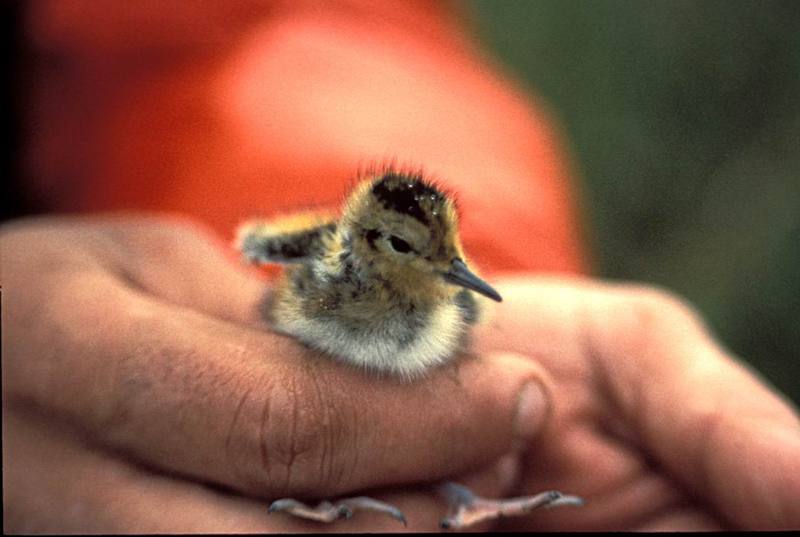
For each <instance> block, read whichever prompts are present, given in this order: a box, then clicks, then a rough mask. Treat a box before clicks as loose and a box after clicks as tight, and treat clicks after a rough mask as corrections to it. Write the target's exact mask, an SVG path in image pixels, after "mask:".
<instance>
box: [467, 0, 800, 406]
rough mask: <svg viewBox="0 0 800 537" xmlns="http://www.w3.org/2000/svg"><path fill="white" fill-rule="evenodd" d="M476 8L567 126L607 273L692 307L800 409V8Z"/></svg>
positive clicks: (498, 44) (488, 43)
mask: <svg viewBox="0 0 800 537" xmlns="http://www.w3.org/2000/svg"><path fill="white" fill-rule="evenodd" d="M468 7H469V11H470V15H471V17H472V19H473V22H474V25H475V28H476V31H477V32H478V34H479V36H480V38H481V40H482V42H483V44H484V45H485V47H486V48H487V49H488V51H489V52H490V53H492V54H493V55H494V56H495V57H496V58H497V59H498V60H499V61H501V62H502V63H504V64H505V66H506V70H507V71H510V73H511V75H512V76H515V77H516V78H517V79H518V80H520V81H521V82H522V83H523V85H525V86H527V87H528V88H531V89H534V90H535V93H536V94H538V95H539V96H540V97H541V98H543V99H544V100H545V101H546V104H547V105H548V107H549V108H550V110H551V112H552V113H553V114H554V115H555V116H556V117H557V118H558V120H559V121H560V124H561V127H562V129H563V131H564V137H565V139H566V140H567V143H568V144H569V149H570V150H571V152H572V159H573V162H574V166H575V168H576V171H577V175H578V177H579V178H580V179H581V185H580V188H581V196H580V197H581V202H582V205H583V210H584V213H585V218H586V222H587V226H586V228H587V231H588V240H589V241H590V251H591V252H592V255H593V256H594V258H593V263H594V267H595V272H596V273H598V274H599V275H601V276H603V277H606V278H613V279H634V280H640V281H644V282H649V283H653V284H657V285H661V286H664V287H667V288H669V289H671V290H673V291H675V292H677V293H679V294H680V295H682V296H683V297H685V298H687V299H688V300H690V301H691V302H692V303H694V304H695V305H696V307H697V308H698V309H699V310H700V311H701V312H702V314H703V315H704V316H705V318H706V319H707V321H708V323H709V324H710V325H711V327H712V329H713V330H714V332H715V333H716V334H717V335H718V336H719V337H720V338H721V339H722V340H723V341H724V342H725V344H726V345H727V346H728V347H729V348H731V349H732V350H733V351H734V352H735V353H736V354H738V355H739V356H741V357H743V358H744V359H746V360H747V361H749V362H750V363H751V364H752V365H753V366H754V367H755V368H757V369H758V370H759V371H761V372H762V374H763V375H764V376H766V377H767V378H768V379H769V380H770V381H771V382H772V383H774V384H775V385H777V386H778V387H779V388H780V389H781V390H783V391H784V392H785V393H786V394H788V395H789V396H790V397H791V398H792V399H793V400H794V401H795V403H800V2H794V1H788V2H771V1H768V2H754V1H730V0H725V1H703V2H694V1H690V0H669V1H658V2H630V1H608V0H606V1H602V2H581V1H575V0H537V1H525V0H506V1H503V2H497V1H493V0H471V1H469V2H468Z"/></svg>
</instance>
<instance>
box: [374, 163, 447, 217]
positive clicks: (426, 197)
mask: <svg viewBox="0 0 800 537" xmlns="http://www.w3.org/2000/svg"><path fill="white" fill-rule="evenodd" d="M372 194H373V195H374V196H375V198H376V199H377V200H378V201H380V202H381V203H382V204H383V206H384V207H385V208H386V209H389V210H393V211H396V212H398V213H401V214H407V215H408V216H410V217H412V218H415V219H417V220H419V221H420V222H422V223H423V224H425V225H429V224H430V218H429V214H430V212H433V214H434V215H436V212H438V211H437V210H436V209H437V208H438V206H440V205H441V204H442V202H443V201H444V195H443V194H442V193H441V192H439V191H438V190H436V189H435V188H434V187H432V186H431V185H429V184H427V183H426V182H425V181H423V179H422V177H420V176H418V175H417V176H409V175H401V174H397V173H387V174H386V175H384V176H383V177H382V178H381V179H379V180H378V181H377V182H376V183H375V184H374V185H373V187H372Z"/></svg>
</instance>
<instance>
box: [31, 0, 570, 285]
mask: <svg viewBox="0 0 800 537" xmlns="http://www.w3.org/2000/svg"><path fill="white" fill-rule="evenodd" d="M28 17H29V18H28V21H27V23H28V28H29V35H30V37H31V39H32V41H33V45H34V47H35V50H36V51H37V52H38V53H39V54H40V55H39V57H40V58H43V60H42V61H41V67H40V69H39V70H38V71H37V73H38V78H37V79H36V81H35V88H34V90H35V93H34V95H35V97H34V107H33V110H32V114H31V125H32V128H31V129H30V132H31V136H30V139H29V145H28V152H27V162H26V164H27V171H28V172H29V174H30V176H31V177H33V178H34V179H35V189H36V193H37V194H38V196H39V198H40V199H42V200H43V201H44V202H45V203H46V204H47V205H48V206H49V207H51V208H53V209H55V210H63V211H100V210H109V209H125V208H128V209H153V210H158V211H169V212H180V213H185V214H189V215H193V216H195V217H198V218H200V219H201V220H203V221H205V222H207V223H208V224H210V225H211V226H212V227H214V228H215V229H216V230H217V231H219V232H220V233H221V234H223V236H226V237H232V234H233V231H234V229H235V227H236V225H237V224H238V223H239V222H240V221H241V220H243V219H247V218H251V217H254V216H260V215H269V214H273V213H275V212H279V211H280V212H283V211H289V210H293V209H296V208H299V207H309V206H317V205H335V204H338V203H339V202H340V200H341V198H342V196H343V194H344V193H345V192H346V191H347V188H348V185H349V184H351V182H352V179H353V176H354V175H355V174H356V173H357V171H358V170H359V169H363V168H366V167H368V166H369V165H370V164H371V163H375V162H377V163H382V162H386V161H391V160H395V161H396V162H397V163H399V164H401V165H402V164H407V165H410V166H412V167H418V166H421V167H422V168H423V169H424V170H426V171H427V172H428V173H430V174H431V175H433V176H434V177H435V178H437V179H439V180H440V181H441V182H442V183H443V184H444V185H446V186H447V187H448V188H449V189H450V190H452V191H455V192H456V194H457V198H458V201H459V207H460V211H461V217H462V238H463V240H464V245H465V248H466V250H467V252H468V254H470V256H471V258H472V259H474V260H475V261H476V262H477V264H478V265H479V266H480V267H482V268H483V269H484V270H485V271H487V272H492V271H498V270H539V271H566V272H576V271H580V270H581V269H582V267H583V265H582V256H581V251H580V246H579V240H578V233H577V230H576V217H575V208H574V204H573V200H572V194H571V192H570V183H569V171H568V169H567V166H566V160H565V156H564V154H563V152H562V150H561V147H560V143H559V140H558V137H557V135H556V134H555V132H554V130H553V128H552V126H551V123H550V121H549V119H548V117H547V115H546V114H545V113H544V112H543V110H542V107H541V106H540V105H539V104H538V103H536V102H531V98H530V97H529V96H528V95H526V94H523V93H522V92H521V91H519V90H518V89H516V88H515V87H514V86H513V84H511V83H510V82H509V81H508V80H507V79H505V78H503V77H502V76H501V75H500V74H498V69H497V66H495V65H494V64H493V63H492V62H491V61H490V60H489V59H487V58H486V57H485V56H484V55H483V54H482V52H481V51H480V50H479V49H478V48H477V47H476V45H475V44H474V43H473V41H472V40H471V39H470V37H469V35H468V33H467V32H465V30H464V22H465V20H464V17H462V16H461V15H460V14H459V12H458V10H457V9H453V6H452V5H449V4H444V3H435V2H429V1H426V0H420V1H413V2H412V1H404V2H383V1H372V2H370V1H366V0H363V1H362V0H340V1H338V2H336V3H333V2H326V3H319V2H314V1H298V0H294V1H286V2H282V1H272V2H265V1H243V2H232V1H230V0H217V1H207V2H201V3H197V2H187V3H186V4H179V3H177V2H162V1H160V0H147V1H143V0H139V1H137V2H96V1H95V0H54V1H52V2H42V3H34V4H30V9H29V13H28Z"/></svg>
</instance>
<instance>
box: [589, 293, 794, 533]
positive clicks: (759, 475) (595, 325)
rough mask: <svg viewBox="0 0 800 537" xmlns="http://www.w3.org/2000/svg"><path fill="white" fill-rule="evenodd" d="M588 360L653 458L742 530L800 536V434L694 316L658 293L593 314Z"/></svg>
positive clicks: (622, 298) (608, 299) (789, 415)
mask: <svg viewBox="0 0 800 537" xmlns="http://www.w3.org/2000/svg"><path fill="white" fill-rule="evenodd" d="M591 311H592V314H591V322H592V326H591V328H590V332H589V334H590V335H589V338H588V339H589V352H591V353H593V354H594V355H595V356H596V360H597V364H598V365H599V371H600V376H601V378H602V382H603V383H604V384H605V385H606V386H607V387H609V388H610V391H609V393H610V394H611V398H612V399H613V403H614V404H615V405H617V409H618V410H619V411H620V412H621V413H622V415H623V416H624V417H625V418H626V420H627V421H628V422H629V423H631V424H633V426H634V428H635V430H636V432H637V436H638V438H639V439H640V441H641V442H643V443H644V444H645V446H646V449H648V450H649V451H651V452H653V453H655V454H656V456H657V457H658V459H659V460H660V461H661V463H662V464H664V465H665V466H667V467H668V468H669V469H670V470H671V471H672V472H673V473H674V475H676V476H679V478H680V479H681V481H683V482H684V483H688V484H689V485H690V486H691V488H692V489H693V490H696V491H699V492H700V494H701V497H704V498H707V499H708V500H709V501H711V502H712V503H713V504H714V506H715V507H716V508H717V510H718V511H719V512H720V513H722V514H723V515H724V516H726V517H728V518H729V520H731V522H733V523H734V524H735V525H736V526H738V527H751V528H760V529H767V528H769V529H779V528H789V527H797V525H798V524H800V513H798V511H797V509H796V502H797V498H798V497H800V425H799V424H798V419H797V415H796V414H795V412H794V411H793V409H792V408H791V407H790V406H789V405H788V404H787V403H786V401H785V400H783V399H782V398H780V397H779V396H777V395H776V393H775V392H774V391H773V390H771V389H769V388H767V386H766V385H765V384H764V382H763V380H762V379H760V378H758V376H757V375H756V374H754V373H753V372H752V371H750V370H748V369H747V368H746V367H745V366H744V365H743V364H741V363H740V362H738V361H736V360H735V359H733V358H732V357H731V356H730V355H729V354H728V353H727V352H725V351H724V350H723V349H721V348H720V347H719V346H718V345H717V344H716V343H715V342H714V341H713V339H712V338H711V337H710V336H709V334H708V332H707V331H706V330H705V329H704V328H703V326H702V325H701V324H700V322H699V321H698V320H697V318H696V316H695V315H694V313H693V312H691V311H690V310H689V308H687V307H686V306H685V305H683V304H681V303H679V302H678V301H677V300H675V299H674V298H671V297H668V296H665V295H664V294H662V293H657V292H656V293H654V292H653V291H649V290H642V289H634V290H633V291H629V292H626V293H624V294H622V295H621V294H620V293H619V292H618V290H617V292H615V293H609V294H607V295H605V296H604V297H602V298H599V299H598V300H597V302H596V303H595V304H593V307H592V310H591Z"/></svg>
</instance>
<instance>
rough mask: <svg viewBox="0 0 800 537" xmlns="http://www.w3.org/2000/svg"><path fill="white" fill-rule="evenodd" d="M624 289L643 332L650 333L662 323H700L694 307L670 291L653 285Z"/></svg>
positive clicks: (630, 286)
mask: <svg viewBox="0 0 800 537" xmlns="http://www.w3.org/2000/svg"><path fill="white" fill-rule="evenodd" d="M626 287H627V293H628V297H629V300H630V304H631V306H632V307H633V310H634V314H635V317H636V320H637V322H638V323H639V324H640V325H641V327H642V328H644V329H645V330H644V331H645V332H651V331H652V330H655V329H657V328H659V327H660V326H662V325H663V324H664V323H668V324H675V323H680V322H683V323H686V322H689V323H691V324H698V323H700V322H701V319H700V315H699V313H698V312H697V310H696V309H695V307H694V306H692V305H691V304H690V303H689V302H688V301H687V300H685V299H684V298H683V297H680V296H679V295H677V294H675V293H673V292H672V291H669V290H667V289H665V288H662V287H658V286H654V285H628V286H626Z"/></svg>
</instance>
